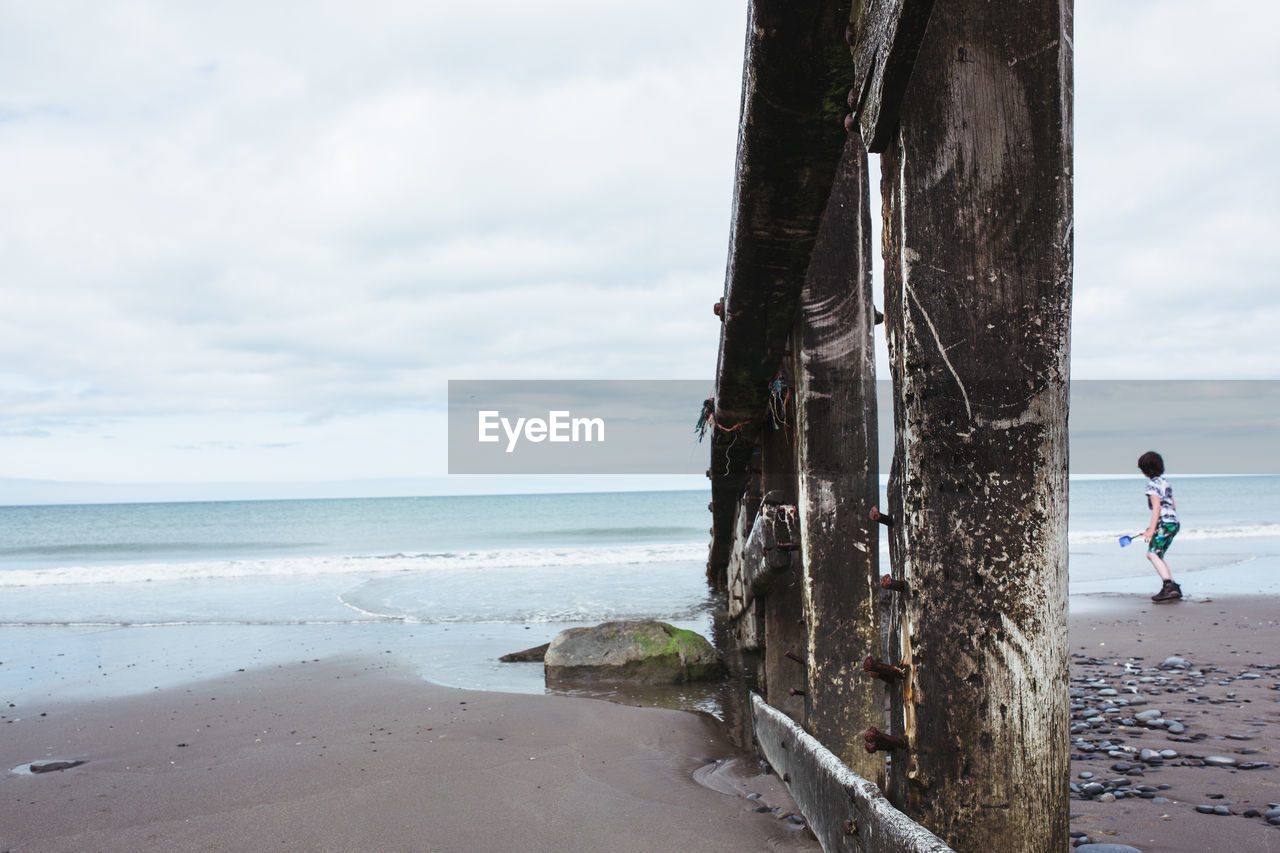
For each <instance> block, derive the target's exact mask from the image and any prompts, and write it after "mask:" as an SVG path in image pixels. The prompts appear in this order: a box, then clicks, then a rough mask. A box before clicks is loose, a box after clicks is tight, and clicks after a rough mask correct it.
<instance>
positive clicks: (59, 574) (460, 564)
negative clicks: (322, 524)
mask: <svg viewBox="0 0 1280 853" xmlns="http://www.w3.org/2000/svg"><path fill="white" fill-rule="evenodd" d="M706 554H707V546H706V545H705V544H703V543H696V544H679V545H671V544H665V545H658V544H654V545H612V546H591V547H578V548H511V549H496V550H488V551H461V550H460V551H441V552H421V553H396V554H372V555H357V556H336V557H335V556H329V557H271V558H263V559H255V560H218V561H204V562H189V563H127V564H123V565H89V566H65V567H59V568H52V569H12V570H8V571H0V588H3V587H30V586H65V585H72V584H129V583H151V582H164V581H191V580H210V579H222V578H273V577H277V578H278V577H294V576H305V575H334V574H350V575H376V574H392V573H396V572H424V571H436V572H439V571H474V570H483V569H493V568H503V569H555V568H557V567H572V566H630V565H644V564H649V563H666V562H679V561H689V560H695V561H702V560H705V559H706Z"/></svg>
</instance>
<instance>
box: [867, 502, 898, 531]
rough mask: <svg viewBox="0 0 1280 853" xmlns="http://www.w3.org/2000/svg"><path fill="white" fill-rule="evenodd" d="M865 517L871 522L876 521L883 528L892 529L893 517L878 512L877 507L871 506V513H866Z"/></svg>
mask: <svg viewBox="0 0 1280 853" xmlns="http://www.w3.org/2000/svg"><path fill="white" fill-rule="evenodd" d="M867 516H868V517H869V518H870V519H871V520H872V521H878V522H880V523H881V524H883V525H884V526H885V527H893V516H891V515H885V514H884V513H883V512H881V511H880V507H878V506H873V507H872V508H871V512H869V513H867Z"/></svg>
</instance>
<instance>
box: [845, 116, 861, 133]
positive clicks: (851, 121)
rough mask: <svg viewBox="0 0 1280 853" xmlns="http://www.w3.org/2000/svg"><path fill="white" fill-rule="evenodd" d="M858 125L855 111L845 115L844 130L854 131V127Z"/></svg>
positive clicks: (847, 131) (846, 131)
mask: <svg viewBox="0 0 1280 853" xmlns="http://www.w3.org/2000/svg"><path fill="white" fill-rule="evenodd" d="M857 126H858V119H857V118H856V117H855V116H854V114H853V113H849V114H848V115H847V116H845V117H844V132H845V133H853V129H854V128H855V127H857Z"/></svg>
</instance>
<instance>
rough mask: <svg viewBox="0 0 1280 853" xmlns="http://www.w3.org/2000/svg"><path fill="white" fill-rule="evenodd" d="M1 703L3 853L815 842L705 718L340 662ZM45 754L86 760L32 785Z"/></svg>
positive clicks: (769, 846)
mask: <svg viewBox="0 0 1280 853" xmlns="http://www.w3.org/2000/svg"><path fill="white" fill-rule="evenodd" d="M2 710H3V711H4V713H5V715H4V718H3V720H0V734H3V738H0V761H2V762H3V766H4V773H3V776H0V793H2V795H0V849H2V850H6V851H9V850H12V851H15V853H16V851H36V850H39V851H85V850H95V851H130V853H136V851H140V850H166V851H168V850H205V849H223V850H304V851H373V850H377V851H475V850H494V851H500V850H535V851H537V850H546V851H563V850H612V851H637V853H638V851H653V850H680V851H733V850H816V849H818V847H817V844H816V842H814V841H813V840H812V837H811V836H810V835H809V834H808V832H807V830H805V829H804V828H802V827H800V826H797V825H796V824H795V823H794V822H792V821H790V820H787V819H786V816H787V815H788V814H790V813H792V811H793V809H794V805H793V804H792V803H791V801H790V798H789V797H788V796H787V795H786V792H785V789H783V788H782V786H781V783H780V782H779V781H778V780H777V778H776V777H775V776H772V775H770V776H759V775H758V774H759V769H758V765H757V764H756V762H755V761H754V760H753V759H746V758H743V759H739V760H737V761H729V762H724V763H720V764H717V763H714V762H715V761H718V760H724V759H731V758H734V757H735V756H737V752H736V750H735V749H734V748H733V746H732V745H731V744H730V743H729V742H728V740H727V739H726V738H725V736H724V734H723V732H722V730H721V728H720V726H719V725H718V724H717V723H716V722H715V721H714V720H713V719H711V718H709V717H706V716H704V715H699V714H693V713H686V712H680V711H667V710H660V709H653V708H645V709H641V708H634V707H626V706H622V705H618V704H614V703H610V702H603V701H598V700H592V699H574V698H565V697H559V696H531V695H518V694H504V693H490V692H474V691H464V690H457V689H453V688H447V687H441V686H438V685H434V684H430V683H428V682H424V681H422V680H421V678H420V677H419V676H418V675H417V674H416V672H414V671H413V670H412V669H410V668H407V667H405V668H400V667H397V666H395V665H393V664H390V663H387V662H385V661H379V660H376V659H368V658H349V657H348V658H338V659H334V660H328V661H324V662H310V663H297V664H292V665H289V666H286V667H280V668H273V669H264V670H257V671H248V672H243V673H236V674H235V675H233V676H231V677H227V678H222V679H218V680H214V681H207V682H201V683H198V684H195V685H192V686H188V687H184V688H174V689H168V690H162V691H154V692H152V693H150V694H146V695H142V696H134V697H129V698H113V699H102V700H97V701H89V702H81V703H77V704H69V705H33V706H31V707H11V708H5V709H2ZM51 759H69V760H83V761H84V762H85V763H84V764H81V765H79V766H76V767H72V768H70V769H66V770H61V771H53V772H46V773H39V774H31V773H29V772H25V771H26V769H27V768H28V767H29V766H30V764H31V763H32V762H38V761H47V760H51ZM15 769H17V770H19V771H20V772H13V771H14V770H15ZM695 773H697V775H698V776H699V778H702V779H704V781H706V783H707V784H705V785H704V784H699V782H698V781H695V778H694V777H695ZM748 794H759V795H761V796H760V797H759V798H758V799H755V798H748V796H747V795H748ZM769 808H776V809H777V811H769V810H768V809H769ZM757 809H765V811H763V812H760V811H756V810H757Z"/></svg>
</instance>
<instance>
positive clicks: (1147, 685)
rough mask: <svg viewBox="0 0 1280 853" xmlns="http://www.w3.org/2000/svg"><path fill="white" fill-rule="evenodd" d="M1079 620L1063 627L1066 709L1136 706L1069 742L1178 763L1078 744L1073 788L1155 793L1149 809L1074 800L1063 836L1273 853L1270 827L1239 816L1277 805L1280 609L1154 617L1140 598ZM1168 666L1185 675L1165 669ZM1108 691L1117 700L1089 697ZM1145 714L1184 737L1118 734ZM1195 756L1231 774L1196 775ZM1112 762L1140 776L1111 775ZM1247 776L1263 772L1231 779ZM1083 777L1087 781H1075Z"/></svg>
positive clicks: (1164, 849) (1094, 604)
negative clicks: (1158, 759)
mask: <svg viewBox="0 0 1280 853" xmlns="http://www.w3.org/2000/svg"><path fill="white" fill-rule="evenodd" d="M1184 585H1185V584H1184ZM1073 603H1074V601H1073ZM1078 609H1079V610H1083V611H1084V612H1080V613H1078V614H1077V615H1074V616H1073V617H1072V625H1071V651H1072V663H1071V674H1072V683H1071V686H1072V688H1073V690H1074V692H1075V696H1074V698H1073V699H1072V702H1073V703H1074V704H1076V705H1077V706H1078V705H1081V704H1082V705H1084V706H1086V708H1089V709H1092V710H1100V709H1102V708H1103V707H1105V704H1106V702H1107V701H1108V700H1111V701H1114V700H1115V699H1124V700H1134V699H1136V700H1137V703H1135V704H1134V705H1133V706H1129V707H1127V708H1122V710H1121V713H1119V714H1104V715H1103V716H1105V717H1109V718H1114V719H1110V720H1109V721H1108V723H1106V724H1104V725H1103V726H1102V727H1101V728H1099V729H1091V730H1090V731H1089V732H1087V733H1084V734H1081V735H1077V736H1076V737H1080V738H1083V740H1084V742H1086V743H1089V744H1091V745H1096V744H1098V743H1100V742H1102V741H1106V740H1109V741H1111V742H1112V743H1114V744H1120V745H1121V746H1122V747H1124V746H1127V747H1130V748H1132V749H1134V750H1139V751H1140V750H1142V749H1148V750H1153V751H1160V750H1168V749H1172V750H1174V751H1176V752H1177V753H1178V756H1177V757H1176V758H1172V759H1169V760H1165V761H1163V762H1162V763H1156V764H1150V763H1147V762H1143V761H1141V760H1140V758H1138V757H1135V756H1133V755H1126V756H1123V757H1117V756H1113V755H1110V754H1108V753H1109V752H1110V750H1108V749H1096V750H1095V751H1093V752H1091V753H1087V752H1084V751H1083V750H1081V749H1080V748H1079V744H1078V743H1077V744H1076V745H1075V746H1073V749H1072V755H1073V760H1072V762H1071V770H1072V781H1074V782H1075V783H1076V784H1077V785H1083V784H1086V783H1087V782H1089V781H1098V780H1104V781H1105V780H1116V779H1120V778H1126V779H1127V783H1128V784H1129V785H1147V786H1150V787H1156V788H1158V790H1157V791H1155V792H1149V793H1154V794H1155V798H1153V799H1142V798H1140V797H1134V796H1127V797H1123V798H1120V799H1117V800H1115V801H1114V802H1106V801H1100V800H1099V799H1096V798H1095V799H1081V798H1080V797H1079V796H1073V798H1072V800H1071V813H1072V816H1073V817H1072V820H1071V828H1072V830H1073V831H1076V832H1085V833H1087V834H1088V836H1089V838H1090V839H1091V840H1092V841H1095V842H1104V843H1119V844H1129V845H1131V846H1133V847H1137V848H1138V849H1140V850H1142V851H1144V853H1213V851H1230V853H1245V851H1249V853H1266V852H1267V851H1280V827H1275V826H1269V825H1267V822H1266V820H1265V819H1264V818H1263V817H1261V816H1254V817H1248V816H1246V812H1249V811H1250V810H1253V811H1255V812H1262V813H1265V812H1266V811H1267V809H1268V804H1269V803H1280V689H1277V687H1280V600H1278V599H1275V598H1271V597H1265V596H1259V597H1253V598H1226V597H1219V598H1216V599H1206V598H1196V597H1194V596H1193V597H1192V598H1190V599H1189V600H1184V601H1180V602H1176V603H1167V604H1158V605H1157V604H1153V603H1152V602H1151V601H1150V599H1148V598H1146V597H1140V596H1112V597H1107V598H1105V599H1102V598H1093V600H1092V601H1091V602H1090V606H1089V607H1088V608H1087V609H1085V608H1078ZM1171 656H1177V657H1181V658H1183V659H1185V660H1186V662H1187V665H1186V666H1185V667H1182V666H1181V665H1180V664H1179V663H1177V662H1174V663H1173V665H1165V661H1166V660H1167V659H1168V658H1170V657H1171ZM1126 664H1127V666H1126ZM1242 675H1243V676H1244V677H1241V676H1242ZM1104 683H1105V684H1106V685H1107V686H1102V685H1103V684H1104ZM1107 689H1112V690H1116V691H1117V693H1116V695H1115V696H1110V695H1099V693H1098V691H1099V690H1107ZM1134 691H1136V692H1134ZM1150 710H1156V711H1160V712H1161V714H1160V716H1161V717H1163V718H1164V719H1166V720H1171V721H1178V722H1180V724H1181V725H1182V726H1183V728H1185V731H1183V732H1181V733H1176V734H1174V733H1170V731H1169V730H1168V729H1166V728H1148V727H1146V726H1144V725H1141V724H1139V725H1136V726H1134V725H1128V726H1126V725H1122V724H1121V723H1120V722H1119V720H1121V719H1124V718H1132V717H1133V716H1134V715H1136V714H1137V713H1139V712H1142V711H1150ZM1084 713H1087V712H1079V711H1078V712H1077V713H1076V714H1075V715H1073V719H1076V720H1079V719H1080V718H1081V717H1083V716H1084ZM1095 719H1096V717H1095ZM1103 729H1105V730H1106V731H1103ZM1175 731H1176V729H1175ZM1120 751H1123V750H1120ZM1196 756H1203V757H1204V758H1212V757H1221V758H1226V759H1230V760H1233V761H1235V762H1237V764H1236V766H1234V767H1232V766H1226V767H1220V766H1212V765H1205V764H1204V763H1203V760H1202V759H1201V758H1197V757H1196ZM1119 762H1124V764H1127V765H1129V766H1130V769H1132V768H1135V767H1136V768H1138V769H1139V770H1140V771H1141V774H1142V775H1141V776H1126V774H1125V772H1121V771H1117V770H1115V769H1114V768H1115V767H1116V766H1117V764H1118V763H1119ZM1254 764H1262V765H1266V766H1263V767H1258V768H1255V769H1240V766H1241V765H1254ZM1082 772H1084V773H1092V774H1093V777H1092V779H1082V778H1081V777H1080V774H1081V773H1082ZM1166 785H1167V786H1168V787H1167V788H1164V787H1161V786H1166ZM1157 798H1160V799H1164V800H1167V801H1168V802H1160V801H1159V799H1157ZM1197 806H1226V811H1228V812H1230V814H1228V815H1218V814H1202V813H1200V812H1198V811H1197Z"/></svg>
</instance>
